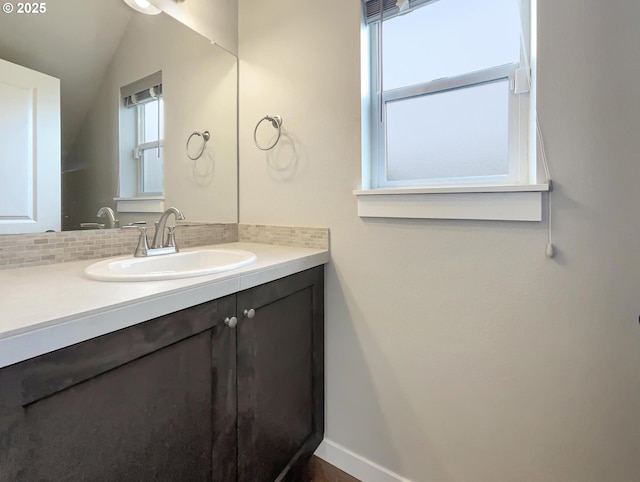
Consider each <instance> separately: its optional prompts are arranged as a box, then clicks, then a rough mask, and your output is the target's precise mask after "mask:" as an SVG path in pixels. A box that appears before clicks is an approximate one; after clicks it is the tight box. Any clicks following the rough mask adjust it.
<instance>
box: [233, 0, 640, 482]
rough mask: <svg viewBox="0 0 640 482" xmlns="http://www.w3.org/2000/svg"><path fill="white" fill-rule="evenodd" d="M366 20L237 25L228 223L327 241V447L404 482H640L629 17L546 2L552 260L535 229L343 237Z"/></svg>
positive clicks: (453, 225)
mask: <svg viewBox="0 0 640 482" xmlns="http://www.w3.org/2000/svg"><path fill="white" fill-rule="evenodd" d="M359 8H360V2H359V0H329V1H328V2H325V3H324V4H323V6H322V8H317V5H316V4H311V3H308V2H299V1H294V0H273V1H271V2H263V1H260V0H240V4H239V20H240V28H239V54H240V59H241V61H240V118H239V119H240V182H241V186H242V189H241V191H240V221H241V222H243V223H269V224H283V225H303V226H305V225H306V226H328V227H329V228H330V230H331V256H332V263H331V264H330V265H329V267H328V269H327V281H326V288H327V290H326V336H327V338H326V344H327V346H326V355H327V357H326V385H327V386H326V398H327V401H326V407H327V421H326V436H327V438H328V439H330V440H331V441H333V442H335V443H338V444H340V445H342V446H345V447H346V448H348V449H350V450H352V451H354V452H355V453H357V454H359V455H360V456H362V457H365V458H367V459H369V460H370V461H372V462H375V463H377V464H380V465H381V466H383V467H385V468H386V469H388V470H390V471H393V472H395V473H396V474H399V475H402V476H404V477H406V478H408V479H410V480H414V481H425V482H427V481H428V482H431V481H460V482H467V481H474V482H477V481H491V482H495V481H551V480H558V481H579V482H587V481H614V480H615V481H635V480H638V474H639V473H640V327H639V326H638V315H639V314H640V297H639V296H638V295H639V293H640V215H639V214H638V212H639V211H640V190H639V189H638V188H637V182H638V179H640V162H639V161H640V159H638V157H639V156H638V149H637V142H636V139H637V137H638V135H639V133H640V116H639V115H638V112H640V96H639V95H638V93H637V88H636V85H635V84H636V83H637V79H638V78H640V49H639V48H638V46H639V45H640V24H639V23H638V19H640V3H638V2H630V1H624V0H616V1H613V2H601V1H599V0H564V1H562V2H559V1H556V0H539V36H540V41H539V91H538V92H539V96H538V97H539V112H540V117H541V120H542V129H543V131H544V135H545V141H546V145H547V151H548V155H549V159H550V165H551V171H552V176H553V178H554V181H555V191H554V193H553V205H552V210H553V211H552V214H553V219H554V239H555V243H556V246H557V250H558V255H557V257H556V258H555V259H553V260H549V259H546V258H545V257H544V248H545V244H546V223H545V222H543V223H508V222H462V221H428V220H425V221H401V220H389V219H387V220H363V219H360V218H358V217H357V215H356V200H355V198H354V196H353V195H352V194H351V191H352V190H353V189H354V188H358V187H359V183H360V138H359V136H360V125H359V122H360V88H359ZM265 114H279V115H282V116H283V118H284V129H285V133H286V137H285V138H284V139H283V141H281V144H280V145H281V149H280V150H279V151H276V152H273V153H271V154H265V153H263V152H261V151H258V150H257V149H256V148H255V147H254V145H253V139H252V135H253V128H254V126H255V124H256V122H257V121H258V120H259V119H260V118H261V117H263V116H264V115H265ZM291 146H294V147H295V155H294V149H293V148H292V147H291ZM545 218H546V216H545ZM367 482H368V481H367Z"/></svg>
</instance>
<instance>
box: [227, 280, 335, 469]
mask: <svg viewBox="0 0 640 482" xmlns="http://www.w3.org/2000/svg"><path fill="white" fill-rule="evenodd" d="M237 305H238V312H239V316H240V318H239V320H240V321H239V323H238V354H237V359H238V480H239V481H240V482H272V481H274V480H281V479H282V478H284V477H285V476H289V477H294V478H295V476H294V474H296V473H297V470H298V469H300V468H301V466H302V463H303V462H304V461H305V460H306V459H307V458H308V456H310V455H311V454H312V453H313V451H314V450H315V449H316V447H317V446H318V445H319V443H320V441H321V440H322V436H323V432H324V418H323V417H324V416H323V403H324V378H323V366H324V358H323V357H324V348H323V346H324V342H323V337H324V323H323V319H324V314H323V307H324V303H323V277H322V270H321V268H320V269H316V270H309V271H305V272H303V273H299V274H296V275H293V276H290V277H288V278H284V279H281V280H279V281H277V282H275V283H269V284H266V285H262V286H258V287H257V288H253V289H251V290H248V291H244V292H241V293H239V294H238V300H237ZM250 310H253V311H252V312H250ZM295 480H300V478H299V477H298V478H297V479H295Z"/></svg>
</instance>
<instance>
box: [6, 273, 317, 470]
mask: <svg viewBox="0 0 640 482" xmlns="http://www.w3.org/2000/svg"><path fill="white" fill-rule="evenodd" d="M322 273H323V268H322V267H319V268H314V269H312V270H308V271H305V272H302V273H298V274H295V275H292V276H289V277H287V278H283V279H282V280H277V281H274V282H272V283H268V284H266V285H262V286H258V287H256V288H252V289H250V290H247V291H244V292H240V293H238V294H237V295H231V296H228V297H225V298H221V299H217V300H213V301H210V302H207V303H204V304H202V305H198V306H195V307H192V308H189V309H186V310H182V311H179V312H176V313H172V314H170V315H166V316H163V317H160V318H156V319H153V320H150V321H147V322H144V323H140V324H138V325H135V326H132V327H129V328H126V329H123V330H120V331H117V332H114V333H110V334H108V335H104V336H101V337H98V338H95V339H92V340H88V341H85V342H83V343H80V344H77V345H73V346H70V347H67V348H64V349H61V350H58V351H55V352H52V353H48V354H46V355H42V356H39V357H37V358H33V359H30V360H27V361H24V362H21V363H18V364H16V365H12V366H10V367H6V368H3V369H0V481H2V482H4V481H12V482H13V481H36V480H38V481H59V480H65V481H75V480H91V481H140V480H157V481H177V480H180V481H220V482H231V481H235V480H241V481H252V482H258V481H269V482H271V481H274V480H285V479H287V480H289V479H291V480H294V479H295V477H297V475H295V474H296V473H297V470H298V468H299V467H300V466H301V464H302V463H303V462H304V460H305V459H306V458H307V457H308V456H309V455H311V453H312V452H313V451H314V450H315V448H316V447H317V445H318V444H319V443H320V441H321V439H322V434H323V413H322V407H323V391H322V389H323V378H322V376H323V375H322V373H323V369H322V367H323V350H324V347H323V307H322V305H323V275H322ZM244 309H253V310H254V312H255V316H254V317H253V318H249V317H247V316H245V315H244V314H243V311H244ZM233 316H236V317H237V319H238V325H237V327H235V328H231V327H229V326H226V325H225V319H226V318H231V317H233ZM292 477H293V479H292Z"/></svg>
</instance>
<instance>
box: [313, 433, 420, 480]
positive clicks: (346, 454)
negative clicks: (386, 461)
mask: <svg viewBox="0 0 640 482" xmlns="http://www.w3.org/2000/svg"><path fill="white" fill-rule="evenodd" d="M315 455H316V457H319V458H321V459H322V460H324V461H325V462H328V463H330V464H331V465H333V466H334V467H337V468H339V469H340V470H342V471H343V472H346V473H347V474H349V475H351V476H353V477H355V478H357V479H360V480H362V481H363V482H411V481H410V480H409V479H405V478H404V477H401V476H400V475H398V474H394V473H393V472H391V471H390V470H387V469H385V468H384V467H382V466H380V465H378V464H376V463H375V462H372V461H371V460H369V459H365V458H364V457H362V456H360V455H358V454H356V453H355V452H352V451H351V450H349V449H348V448H346V447H343V446H342V445H339V444H337V443H335V442H332V441H331V440H327V439H326V438H325V439H324V440H323V441H322V443H321V444H320V446H319V447H318V449H317V450H316V452H315Z"/></svg>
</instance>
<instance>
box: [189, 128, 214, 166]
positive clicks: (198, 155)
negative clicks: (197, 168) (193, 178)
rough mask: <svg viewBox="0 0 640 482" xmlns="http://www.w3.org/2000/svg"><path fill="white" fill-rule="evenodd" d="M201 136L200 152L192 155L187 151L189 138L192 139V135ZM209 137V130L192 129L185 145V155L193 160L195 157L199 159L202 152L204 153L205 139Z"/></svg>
mask: <svg viewBox="0 0 640 482" xmlns="http://www.w3.org/2000/svg"><path fill="white" fill-rule="evenodd" d="M194 136H195V137H202V147H200V152H198V153H197V154H196V155H195V156H192V155H191V154H190V153H189V143H190V142H191V139H193V137H194ZM209 139H211V134H209V131H204V132H200V131H193V132H192V133H191V135H190V136H189V138H188V139H187V146H186V150H187V157H188V158H189V159H191V160H192V161H195V160H197V159H200V157H202V154H204V150H205V149H206V147H207V141H208V140H209Z"/></svg>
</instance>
